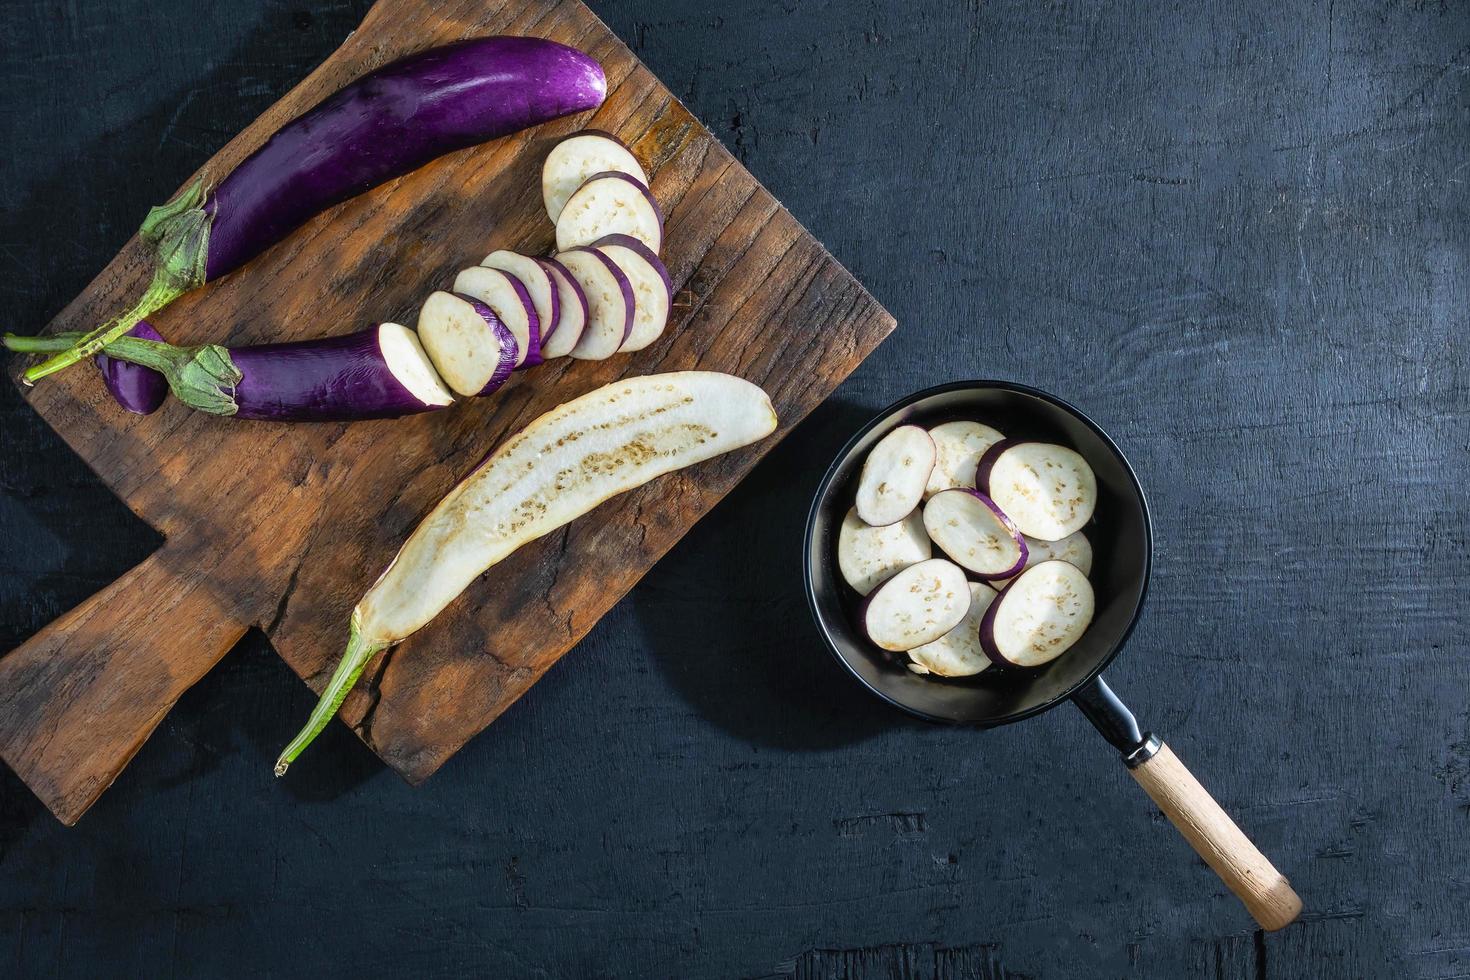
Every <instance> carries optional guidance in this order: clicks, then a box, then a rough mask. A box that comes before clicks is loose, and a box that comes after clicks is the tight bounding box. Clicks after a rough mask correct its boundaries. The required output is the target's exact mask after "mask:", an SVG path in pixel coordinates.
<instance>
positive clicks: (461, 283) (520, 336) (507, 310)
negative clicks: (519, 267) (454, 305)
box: [453, 266, 541, 367]
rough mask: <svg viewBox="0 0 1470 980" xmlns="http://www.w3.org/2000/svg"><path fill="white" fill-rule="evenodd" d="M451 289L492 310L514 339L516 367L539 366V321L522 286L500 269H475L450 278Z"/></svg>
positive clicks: (534, 308)
mask: <svg viewBox="0 0 1470 980" xmlns="http://www.w3.org/2000/svg"><path fill="white" fill-rule="evenodd" d="M453 289H454V292H456V293H458V294H460V295H461V296H468V297H470V298H471V299H477V300H479V301H480V302H481V303H484V304H485V305H486V306H488V307H490V309H492V310H494V311H495V315H496V316H498V317H499V318H500V322H501V323H503V324H505V326H506V329H508V330H509V331H510V332H511V335H512V336H513V337H515V339H516V367H521V366H525V367H531V366H534V365H536V364H540V363H541V321H540V319H539V318H537V316H536V304H535V303H533V302H532V301H531V294H530V293H529V292H527V291H526V287H525V284H524V283H522V282H521V281H520V280H519V279H517V278H516V277H515V276H513V275H511V274H510V273H509V272H505V271H503V270H501V269H487V268H485V267H484V266H475V267H474V268H473V269H465V270H464V271H463V272H461V273H460V274H459V275H458V276H456V277H455V278H454V286H453Z"/></svg>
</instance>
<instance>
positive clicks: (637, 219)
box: [556, 171, 664, 252]
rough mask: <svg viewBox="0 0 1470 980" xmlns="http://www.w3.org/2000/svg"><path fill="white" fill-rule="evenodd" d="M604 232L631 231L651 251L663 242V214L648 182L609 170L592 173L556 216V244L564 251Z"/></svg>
mask: <svg viewBox="0 0 1470 980" xmlns="http://www.w3.org/2000/svg"><path fill="white" fill-rule="evenodd" d="M605 235H632V236H633V237H634V238H636V239H638V240H639V241H640V242H642V243H643V244H645V245H647V246H648V247H649V248H651V249H653V251H655V252H657V251H658V250H659V249H661V248H663V244H664V215H663V212H662V211H661V210H659V206H658V201H656V200H655V199H654V197H653V192H652V191H650V190H649V189H648V185H647V184H645V183H644V182H643V181H641V180H639V179H638V178H637V177H631V176H629V175H628V174H623V173H617V172H615V171H609V172H607V173H600V174H593V175H592V176H591V177H588V178H587V182H586V183H585V184H583V185H582V186H581V187H579V188H577V191H576V193H574V194H573V195H572V196H571V197H570V198H568V199H567V203H566V207H564V208H562V212H561V214H559V215H558V216H557V218H556V248H557V251H559V252H565V251H566V250H567V249H569V248H576V247H577V246H578V245H591V244H592V243H593V242H595V241H597V240H598V239H599V238H602V237H603V236H605Z"/></svg>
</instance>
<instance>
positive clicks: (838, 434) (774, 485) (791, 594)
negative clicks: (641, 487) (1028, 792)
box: [631, 399, 918, 751]
mask: <svg viewBox="0 0 1470 980" xmlns="http://www.w3.org/2000/svg"><path fill="white" fill-rule="evenodd" d="M874 411H875V410H874V409H872V408H870V407H868V406H865V405H858V404H854V403H852V402H849V401H844V400H841V399H831V400H829V401H827V402H826V403H824V404H822V405H820V406H818V408H817V409H816V410H815V411H814V412H813V413H812V414H811V416H810V417H809V418H808V419H807V420H806V421H805V422H803V423H802V424H801V425H800V426H798V427H797V428H796V430H795V431H794V432H793V433H792V434H791V435H790V436H789V437H787V438H786V439H785V440H784V441H783V442H782V443H781V444H780V445H778V446H777V447H776V448H775V449H774V450H772V451H771V453H770V455H768V456H767V457H766V458H765V459H764V460H763V461H762V462H761V463H760V464H759V465H758V466H756V468H755V469H754V470H753V471H752V472H751V474H750V476H748V477H747V478H746V479H745V480H744V481H743V482H742V483H741V484H740V486H739V487H737V488H736V489H735V491H734V492H732V493H731V494H730V495H729V496H728V497H727V498H725V500H724V501H722V502H721V503H720V504H719V505H718V506H717V507H716V508H715V509H714V511H713V512H712V513H711V514H710V515H709V516H707V517H706V518H705V519H704V520H702V521H700V523H699V524H698V525H696V527H695V528H694V530H693V531H691V532H690V533H689V534H688V535H686V536H685V538H684V540H683V541H681V542H680V543H679V544H678V545H676V546H675V547H674V549H673V550H672V551H671V552H669V554H668V555H667V556H666V557H665V558H664V559H663V560H662V561H660V562H659V564H658V565H657V566H656V567H655V568H654V570H653V571H652V572H650V573H649V575H648V576H647V577H646V578H645V579H644V580H643V582H642V583H640V584H639V586H638V587H637V588H636V589H635V590H634V592H633V594H632V596H631V599H632V602H633V612H634V616H635V618H637V620H638V622H639V625H640V627H641V628H642V631H643V638H644V641H645V642H646V643H647V644H648V646H649V648H650V649H651V650H652V651H653V655H654V658H655V660H656V661H657V663H658V665H659V667H660V668H661V669H662V670H663V672H664V674H665V675H666V676H667V677H668V679H669V682H670V683H671V684H672V685H673V687H674V688H675V689H676V690H677V691H678V692H679V693H680V694H681V695H682V696H683V697H684V698H685V699H686V700H687V701H688V702H689V704H690V705H691V706H693V708H694V709H695V710H696V711H697V712H698V713H699V714H700V715H701V716H702V717H704V718H706V719H708V720H709V721H711V722H713V723H714V724H715V725H718V726H719V727H720V728H722V729H724V730H726V731H728V732H730V733H731V734H733V735H735V736H737V737H739V738H741V739H744V740H745V741H748V742H753V743H756V744H760V745H768V746H772V747H775V748H781V749H786V750H797V751H801V750H808V751H819V750H823V749H829V748H836V747H838V746H841V745H846V744H850V743H853V742H858V741H862V740H864V739H868V738H871V737H873V736H874V735H877V734H879V733H880V732H883V731H886V730H888V729H892V728H896V727H900V726H906V725H917V724H918V723H917V722H915V721H913V720H911V719H909V718H907V717H906V716H904V715H903V714H901V713H899V712H897V711H895V710H893V709H892V708H890V707H888V706H886V705H884V704H881V703H880V702H878V701H877V700H876V699H874V698H872V697H871V696H869V695H868V694H866V693H865V692H864V691H863V690H862V689H861V688H860V687H859V686H858V685H857V684H855V683H853V681H852V679H851V678H850V677H849V676H848V675H847V673H846V672H845V671H844V670H843V669H842V668H841V666H840V665H839V664H838V663H837V661H836V659H835V658H834V657H832V655H831V654H830V652H829V651H828V650H827V648H826V647H825V646H824V645H823V642H822V639H821V637H820V635H819V634H818V633H817V628H816V625H815V623H813V622H812V618H811V613H810V612H809V610H808V608H807V603H806V596H805V593H804V592H803V588H802V535H803V531H804V529H805V526H806V515H807V509H808V507H809V506H810V504H811V499H812V495H813V494H815V493H816V489H817V484H818V483H820V482H821V479H822V474H823V473H824V472H825V471H826V467H827V464H828V462H829V461H830V460H831V459H832V458H833V456H835V455H836V453H837V450H838V449H840V448H841V446H842V444H843V443H844V442H845V441H846V440H847V438H848V437H849V436H850V435H851V434H852V432H853V431H854V430H855V429H856V428H857V427H858V426H859V425H860V424H861V423H862V422H865V421H866V420H867V419H868V418H869V417H870V416H871V415H872V414H873V412H874Z"/></svg>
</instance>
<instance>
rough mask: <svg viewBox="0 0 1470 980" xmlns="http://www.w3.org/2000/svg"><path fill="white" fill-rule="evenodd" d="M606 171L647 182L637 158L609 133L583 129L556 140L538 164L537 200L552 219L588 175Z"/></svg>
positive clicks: (559, 214)
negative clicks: (538, 190) (539, 178)
mask: <svg viewBox="0 0 1470 980" xmlns="http://www.w3.org/2000/svg"><path fill="white" fill-rule="evenodd" d="M609 172H617V173H624V174H628V175H629V176H630V177H636V178H637V179H638V181H639V183H641V184H643V185H644V186H645V187H646V186H648V175H647V174H646V173H644V172H643V167H642V166H641V165H639V163H638V158H637V157H635V156H633V154H632V152H631V151H629V149H628V148H627V147H626V146H624V145H623V143H622V141H621V140H619V139H618V138H617V137H616V136H614V135H612V134H611V133H604V132H602V131H600V130H595V129H587V130H583V131H582V132H580V133H573V134H572V135H571V136H568V137H566V138H565V139H563V140H562V141H561V142H560V143H558V144H556V146H554V147H552V148H551V152H550V153H548V154H546V162H545V163H543V164H542V165H541V200H542V202H543V203H544V204H545V205H546V215H547V217H549V218H551V220H552V221H553V222H555V221H556V219H557V218H559V217H560V216H561V211H562V208H564V207H565V206H566V203H567V199H568V198H570V197H571V196H572V194H574V193H575V192H576V190H577V188H578V187H581V186H582V185H583V184H585V183H586V182H587V178H588V177H591V176H592V175H593V174H601V173H609Z"/></svg>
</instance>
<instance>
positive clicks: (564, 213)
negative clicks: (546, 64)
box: [418, 130, 673, 396]
mask: <svg viewBox="0 0 1470 980" xmlns="http://www.w3.org/2000/svg"><path fill="white" fill-rule="evenodd" d="M541 195H542V199H543V201H544V202H545V204H546V213H547V216H549V217H550V218H551V220H552V222H553V223H555V225H556V248H557V251H556V254H555V255H554V256H553V257H552V258H549V259H540V258H532V257H530V256H527V255H520V254H518V253H516V252H508V251H503V250H502V251H498V252H491V253H490V254H489V255H487V256H486V257H485V260H484V261H483V262H481V263H480V264H479V265H478V266H476V267H475V268H472V269H465V270H464V271H463V272H461V273H460V274H459V276H458V277H456V278H455V280H454V285H453V286H452V287H450V291H449V292H436V293H434V294H433V295H431V296H430V297H429V298H428V299H427V300H426V301H425V302H424V305H423V308H422V309H421V310H420V312H419V320H418V334H419V339H420V341H422V343H423V346H424V351H425V353H426V354H427V355H428V357H429V360H431V361H432V362H433V364H434V367H435V368H437V369H438V374H439V377H441V378H443V379H444V383H445V384H446V385H448V386H449V387H450V388H451V389H453V390H454V391H455V392H456V393H458V394H460V395H465V396H475V395H484V394H488V393H489V392H491V391H494V390H495V389H496V388H498V387H499V386H500V385H501V384H503V383H504V382H505V379H506V378H507V377H509V375H510V372H511V371H512V370H513V369H515V368H518V367H521V366H527V367H529V366H531V365H534V364H540V363H541V362H542V361H543V360H545V359H547V358H552V357H575V358H579V359H581V360H588V361H600V360H603V359H604V358H607V357H611V356H612V355H613V354H626V353H630V352H632V351H638V350H642V349H643V348H645V347H647V346H648V345H649V344H651V343H653V342H654V341H655V340H657V339H658V338H659V337H660V336H661V335H662V334H663V332H664V326H665V325H666V324H667V323H668V320H669V308H670V306H671V304H672V302H673V289H672V287H671V285H670V283H669V273H668V270H666V269H665V268H664V264H663V262H661V261H660V260H659V257H658V253H659V250H660V249H661V248H662V247H663V236H664V222H663V215H662V213H661V212H660V211H659V207H658V203H657V202H656V201H655V200H654V198H653V194H652V193H651V192H650V191H649V189H648V176H647V175H646V174H645V173H644V172H643V168H642V167H641V166H639V164H638V161H637V159H635V158H634V156H633V154H632V153H631V152H629V151H628V148H627V147H625V146H624V145H623V144H622V143H620V142H618V140H617V139H616V138H614V137H613V136H610V135H609V134H607V133H600V132H595V131H591V130H589V131H584V132H581V133H577V134H575V135H573V136H570V137H568V138H566V139H564V140H562V141H561V142H560V143H558V144H557V145H556V146H555V147H554V148H553V149H552V151H551V153H550V154H548V156H547V158H546V163H545V166H544V167H543V168H542V171H541Z"/></svg>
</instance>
